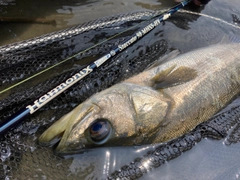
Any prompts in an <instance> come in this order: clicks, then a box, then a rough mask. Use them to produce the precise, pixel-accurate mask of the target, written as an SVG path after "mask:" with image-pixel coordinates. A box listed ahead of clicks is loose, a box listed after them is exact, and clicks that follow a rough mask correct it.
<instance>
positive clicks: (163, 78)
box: [151, 65, 197, 89]
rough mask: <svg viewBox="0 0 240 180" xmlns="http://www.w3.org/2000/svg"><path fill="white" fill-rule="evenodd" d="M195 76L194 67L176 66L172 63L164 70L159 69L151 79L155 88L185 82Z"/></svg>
mask: <svg viewBox="0 0 240 180" xmlns="http://www.w3.org/2000/svg"><path fill="white" fill-rule="evenodd" d="M196 77H197V72H196V70H195V69H192V68H189V67H186V66H181V67H178V68H176V65H174V66H172V67H170V68H168V69H166V70H164V71H160V72H159V73H158V74H156V75H155V76H154V77H153V78H152V79H151V81H152V83H153V87H154V88H155V89H164V88H167V87H172V86H177V85H179V84H183V83H186V82H188V81H191V80H193V79H195V78H196Z"/></svg>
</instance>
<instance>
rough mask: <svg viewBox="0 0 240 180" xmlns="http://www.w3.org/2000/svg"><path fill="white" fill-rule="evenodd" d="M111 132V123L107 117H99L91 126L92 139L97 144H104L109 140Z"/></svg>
mask: <svg viewBox="0 0 240 180" xmlns="http://www.w3.org/2000/svg"><path fill="white" fill-rule="evenodd" d="M110 132H111V125H110V124H109V122H108V121H107V120H106V119H97V120H96V121H95V122H94V123H93V124H92V125H91V126H90V127H89V135H90V138H91V140H92V141H93V142H94V143H96V144H103V143H105V142H106V141H107V139H108V137H109V135H110Z"/></svg>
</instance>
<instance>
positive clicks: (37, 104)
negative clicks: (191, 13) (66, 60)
mask: <svg viewBox="0 0 240 180" xmlns="http://www.w3.org/2000/svg"><path fill="white" fill-rule="evenodd" d="M191 1H192V0H183V1H182V2H181V3H179V4H178V5H176V6H174V7H172V8H171V9H169V10H167V11H166V12H164V13H162V14H160V15H159V16H156V19H154V20H152V21H151V23H149V24H148V25H147V26H145V27H144V28H143V29H141V30H140V31H138V32H137V33H135V34H134V35H133V36H132V37H131V38H130V39H128V40H127V41H125V42H123V43H122V44H120V45H118V46H117V47H116V48H115V49H113V50H111V51H110V52H109V53H108V54H106V55H104V56H103V57H101V58H99V59H97V60H96V61H94V62H93V63H91V64H90V65H88V66H87V67H86V68H84V69H82V70H81V71H79V72H78V73H76V74H74V75H73V76H71V77H69V78H68V79H66V81H64V82H62V83H61V84H59V85H58V86H57V87H55V88H54V89H52V90H50V91H49V92H47V93H46V94H44V95H43V96H41V97H40V98H39V99H37V100H35V101H34V102H33V103H32V104H30V105H28V106H27V107H25V108H24V109H23V110H22V111H20V112H19V113H17V114H16V115H14V116H13V117H12V118H10V119H9V120H5V121H3V122H2V123H1V124H0V134H1V135H2V134H3V133H5V132H6V131H7V130H9V129H10V128H11V127H13V126H14V125H16V124H18V123H20V122H21V120H22V119H23V118H24V117H26V116H27V115H29V114H33V113H34V112H36V111H37V110H38V109H40V108H41V107H43V106H44V105H45V104H47V103H48V102H50V101H51V100H53V99H54V98H55V97H57V96H58V95H59V94H61V93H62V92H63V91H65V90H66V89H68V88H69V87H71V86H72V85H74V84H75V83H77V82H78V81H80V80H81V79H83V78H84V77H85V76H87V75H88V74H90V73H91V72H92V71H93V70H94V69H96V68H98V67H99V66H101V65H102V64H103V63H104V62H106V61H107V60H109V59H110V58H111V57H113V56H115V55H116V54H118V53H120V52H121V51H123V50H124V49H126V48H127V47H129V46H130V45H132V44H133V43H135V42H136V41H137V40H139V39H141V38H142V37H143V36H144V35H146V34H147V33H149V32H150V31H151V30H153V29H154V28H155V27H157V26H158V25H160V23H161V22H163V21H165V20H166V19H168V18H169V17H170V16H171V15H172V14H174V13H175V12H177V11H178V10H179V9H181V8H183V7H184V6H186V5H187V4H188V3H189V2H191Z"/></svg>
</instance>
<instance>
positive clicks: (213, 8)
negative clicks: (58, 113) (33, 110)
mask: <svg viewBox="0 0 240 180" xmlns="http://www.w3.org/2000/svg"><path fill="white" fill-rule="evenodd" d="M173 5H175V3H174V2H173V1H171V0H165V1H163V0H162V1H155V0H148V1H143V0H141V1H140V0H132V1H127V0H119V1H115V0H108V1H107V0H102V1H94V0H89V1H76V0H71V1H66V0H65V1H64V0H58V1H56V0H55V1H47V0H41V1H36V0H34V1H33V0H32V1H29V0H21V1H17V0H16V1H3V0H2V1H1V0H0V13H1V17H0V19H2V22H0V45H6V44H9V43H13V42H17V41H21V40H25V39H30V38H33V37H35V36H39V35H42V34H45V33H49V32H52V31H56V30H60V29H64V28H67V27H71V26H74V25H77V24H80V23H83V22H87V21H90V20H94V19H97V18H101V17H104V16H109V15H113V14H119V13H126V12H131V11H136V10H156V9H165V8H168V7H171V6H173ZM188 10H189V9H188ZM194 12H201V13H202V14H203V15H201V16H200V17H199V16H198V17H196V18H193V17H192V16H191V18H190V19H186V16H184V17H182V18H181V16H180V15H179V17H180V18H179V17H178V19H176V21H175V20H172V21H170V22H166V23H165V25H164V26H162V27H161V33H162V34H161V36H162V37H164V39H167V41H168V43H169V44H171V47H173V48H177V49H179V50H181V51H182V52H187V51H190V50H192V49H195V48H198V47H203V46H207V45H211V44H215V43H219V42H221V41H225V40H226V39H228V38H229V37H233V36H234V37H236V39H237V38H238V37H239V38H240V28H239V25H240V19H239V18H240V1H239V0H212V1H211V2H210V3H209V4H207V5H206V6H205V7H201V8H199V9H194ZM185 13H186V14H189V12H185ZM206 15H207V16H206ZM155 34H157V31H156V32H155ZM238 103H239V101H238ZM239 104H240V103H239ZM32 131H34V129H32ZM33 134H34V136H32V137H26V142H24V143H25V144H28V147H27V148H26V146H25V145H24V144H21V142H18V141H16V142H17V143H16V144H17V148H18V149H19V150H20V151H22V152H24V153H22V154H16V155H14V157H18V156H19V157H21V158H19V159H17V158H15V159H13V160H12V161H11V160H9V162H10V163H6V165H5V166H2V168H3V170H1V173H5V174H10V175H8V176H6V177H5V179H102V178H105V177H107V176H108V175H109V174H111V173H112V172H113V171H115V170H117V169H119V168H120V167H121V166H123V165H125V164H129V163H130V162H131V161H133V160H134V159H135V158H136V157H139V156H142V155H143V154H144V153H146V152H147V151H148V150H149V149H152V148H154V146H151V145H149V146H142V147H118V148H115V147H110V148H99V149H95V150H92V151H89V152H86V153H84V154H80V155H74V156H71V157H68V158H67V159H61V158H59V157H57V156H55V155H54V154H53V151H52V149H51V148H44V147H40V146H38V145H36V139H37V137H38V136H39V134H38V133H36V134H35V133H33ZM223 141H224V140H223ZM223 141H213V140H210V139H205V140H203V141H202V142H200V143H199V144H197V145H196V147H194V148H193V149H192V150H191V151H189V152H186V153H184V154H183V155H182V156H180V157H179V158H177V159H175V160H173V161H170V162H168V163H167V164H165V165H164V166H161V167H159V168H157V169H155V170H154V171H152V172H149V173H148V174H147V175H145V176H144V177H142V179H146V180H147V179H161V180H174V179H179V180H180V179H184V180H190V179H199V180H200V179H209V180H213V179H216V180H217V179H222V180H225V179H229V180H233V179H239V176H240V163H239V162H240V151H239V149H240V143H238V144H234V145H231V146H226V145H224V143H223ZM2 149H4V148H2ZM6 152H9V153H12V152H11V151H6ZM46 154H47V156H46ZM8 157H10V154H8V153H5V154H4V153H3V152H1V159H0V160H1V161H2V162H4V161H6V160H7V158H8ZM16 161H20V163H19V162H16ZM9 164H10V165H9ZM15 164H18V165H17V166H16V165H15ZM7 165H8V166H7ZM9 167H10V168H9ZM11 167H12V168H11ZM8 171H12V173H6V172H8Z"/></svg>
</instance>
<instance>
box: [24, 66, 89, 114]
mask: <svg viewBox="0 0 240 180" xmlns="http://www.w3.org/2000/svg"><path fill="white" fill-rule="evenodd" d="M92 71H93V68H91V67H90V66H88V67H86V68H84V69H83V70H82V71H80V72H78V73H76V74H74V75H73V76H72V77H70V78H69V79H67V80H66V81H65V82H64V83H62V84H60V85H58V86H57V87H55V88H54V89H52V90H51V91H49V92H48V93H46V94H44V95H43V96H41V97H40V98H39V99H38V100H36V101H34V104H33V105H29V106H27V107H26V108H28V109H29V110H30V114H32V113H34V112H35V111H37V110H38V109H39V108H41V107H42V106H44V105H45V104H47V103H48V102H49V101H51V100H52V99H53V98H55V97H56V96H58V95H59V94H61V93H62V92H63V91H65V90H66V89H68V88H69V87H71V86H72V85H73V84H75V83H76V82H78V81H79V80H80V79H82V78H83V77H85V76H86V75H87V74H89V73H90V72H92Z"/></svg>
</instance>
